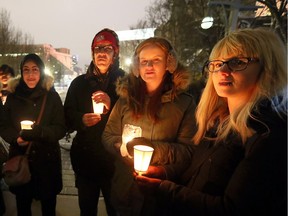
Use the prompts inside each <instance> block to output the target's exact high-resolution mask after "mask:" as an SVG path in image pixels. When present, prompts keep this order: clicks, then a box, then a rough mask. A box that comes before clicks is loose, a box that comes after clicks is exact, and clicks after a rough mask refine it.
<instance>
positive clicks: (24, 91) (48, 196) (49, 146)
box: [0, 54, 66, 216]
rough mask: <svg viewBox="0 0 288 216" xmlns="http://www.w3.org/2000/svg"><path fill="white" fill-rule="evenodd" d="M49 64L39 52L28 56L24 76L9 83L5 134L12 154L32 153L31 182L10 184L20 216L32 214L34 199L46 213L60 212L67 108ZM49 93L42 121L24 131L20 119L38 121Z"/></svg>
mask: <svg viewBox="0 0 288 216" xmlns="http://www.w3.org/2000/svg"><path fill="white" fill-rule="evenodd" d="M44 69H45V65H44V63H43V61H42V60H41V58H40V57H39V56H38V55H36V54H28V55H26V56H25V57H24V58H23V60H22V62H21V64H20V70H21V76H18V77H16V78H15V79H13V80H12V81H11V83H9V89H10V90H11V93H10V94H9V95H8V97H7V100H6V103H5V105H4V117H3V118H4V128H1V132H0V134H1V136H2V137H3V138H4V139H5V140H6V141H7V142H9V143H10V152H9V155H10V157H13V156H15V155H20V154H24V153H25V151H26V149H27V147H28V144H29V145H32V146H31V149H30V153H29V156H28V160H29V167H30V172H31V181H30V182H29V183H27V184H24V185H20V186H14V187H10V191H11V192H12V193H14V194H15V195H16V203H17V212H18V216H22V215H23V216H29V215H31V214H32V213H31V204H32V200H33V199H37V200H40V201H41V207H42V208H41V209H42V215H43V216H55V215H56V197H57V194H59V193H60V191H61V190H62V169H61V152H60V146H59V142H58V141H59V140H60V139H61V138H62V137H64V135H65V132H66V127H65V117H64V108H63V105H62V101H61V99H60V96H59V95H58V93H57V92H56V91H55V89H54V88H53V78H52V77H50V76H48V75H46V74H45V72H44ZM45 95H47V97H46V103H45V107H44V112H43V115H42V118H41V120H40V123H39V124H38V125H34V126H33V129H32V130H21V126H20V122H21V121H22V120H30V121H33V122H36V120H37V118H38V116H39V113H40V108H41V106H42V103H43V100H44V97H45Z"/></svg>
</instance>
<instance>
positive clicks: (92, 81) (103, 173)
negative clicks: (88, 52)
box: [64, 62, 125, 181]
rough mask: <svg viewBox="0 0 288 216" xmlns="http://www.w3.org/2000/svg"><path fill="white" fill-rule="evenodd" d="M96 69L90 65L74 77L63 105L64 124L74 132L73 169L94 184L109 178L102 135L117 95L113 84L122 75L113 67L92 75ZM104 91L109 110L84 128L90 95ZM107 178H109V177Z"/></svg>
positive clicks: (110, 163)
mask: <svg viewBox="0 0 288 216" xmlns="http://www.w3.org/2000/svg"><path fill="white" fill-rule="evenodd" d="M94 72H95V69H94V65H93V62H91V64H90V66H89V68H88V70H87V73H86V74H83V75H80V76H78V77H76V78H75V79H74V80H73V81H72V83H71V84H70V86H69V89H68V92H67V95H66V99H65V103H64V109H65V115H66V123H67V127H68V128H69V130H71V131H74V130H76V131H77V133H76V136H75V138H74V139H73V143H72V147H71V151H70V155H71V162H72V166H73V170H74V172H75V173H76V175H81V176H83V177H87V178H89V179H91V178H92V179H94V180H95V181H97V179H98V180H99V178H102V177H103V178H105V179H106V178H111V175H112V174H113V170H114V165H113V160H112V157H111V156H110V154H109V153H108V152H107V151H106V150H105V149H104V147H103V145H102V142H101V135H102V132H103V130H104V127H105V124H106V122H107V120H108V117H109V114H110V111H111V109H112V107H113V106H114V104H115V102H116V100H117V99H118V95H117V94H116V90H115V88H116V86H115V84H116V81H117V79H118V78H119V77H121V76H124V73H125V72H124V71H123V70H122V69H120V68H119V67H112V68H111V69H110V71H108V72H107V73H106V74H99V73H98V74H97V76H96V75H95V74H94ZM99 90H101V91H103V92H106V93H107V94H108V95H109V97H110V100H111V108H110V110H109V111H108V110H104V113H103V114H102V115H101V121H100V122H99V123H97V124H96V125H94V126H92V127H86V126H85V125H84V124H83V122H82V117H83V115H84V114H85V113H92V112H93V106H92V98H91V96H92V94H93V93H94V92H95V91H99ZM109 176H110V177H109Z"/></svg>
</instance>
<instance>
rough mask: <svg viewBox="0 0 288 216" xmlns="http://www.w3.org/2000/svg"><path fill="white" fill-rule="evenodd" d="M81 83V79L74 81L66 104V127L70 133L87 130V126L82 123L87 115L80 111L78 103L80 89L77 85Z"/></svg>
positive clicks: (68, 92)
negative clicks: (78, 89) (78, 90)
mask: <svg viewBox="0 0 288 216" xmlns="http://www.w3.org/2000/svg"><path fill="white" fill-rule="evenodd" d="M79 81H80V79H79V78H78V79H77V78H76V79H74V80H73V81H72V83H71V84H70V86H69V89H68V91H67V94H66V98H65V102H64V110H65V120H66V126H67V129H68V130H69V131H74V130H77V131H78V130H81V129H84V128H85V125H84V124H83V122H82V117H83V115H84V114H85V113H84V112H81V111H79V109H78V107H79V105H78V104H79V103H78V102H77V100H78V98H77V95H78V94H77V88H79V86H78V85H77V83H78V82H79Z"/></svg>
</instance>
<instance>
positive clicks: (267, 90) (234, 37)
mask: <svg viewBox="0 0 288 216" xmlns="http://www.w3.org/2000/svg"><path fill="white" fill-rule="evenodd" d="M223 55H229V56H233V55H234V56H245V57H251V58H257V59H259V61H260V65H261V72H260V75H259V79H258V81H257V83H256V88H255V89H254V92H253V93H252V94H251V97H250V99H249V101H248V102H247V103H245V104H244V105H243V106H241V107H239V108H238V109H237V111H235V112H233V113H229V110H228V105H227V101H226V99H225V98H221V97H219V96H218V95H217V93H216V91H215V88H214V86H213V82H212V77H211V74H209V77H208V80H207V84H206V87H205V88H204V90H203V94H202V96H201V99H200V102H199V104H198V107H197V110H196V120H197V124H198V131H197V133H196V134H195V136H194V138H193V140H194V142H195V144H198V143H199V142H200V141H201V139H202V138H204V137H205V132H206V131H207V130H208V129H209V128H211V127H212V126H213V125H215V123H216V121H218V120H219V125H218V128H217V138H216V142H219V141H220V140H225V139H226V138H227V136H228V135H229V134H230V133H231V132H236V133H239V134H240V136H241V138H242V141H243V143H244V142H245V141H246V140H247V138H248V137H250V136H251V135H252V134H253V133H254V131H253V130H252V129H251V128H249V127H248V125H247V121H248V118H249V117H252V118H253V116H251V111H252V109H253V108H254V107H257V105H258V103H259V102H260V101H261V100H263V99H268V100H269V101H271V103H272V105H273V108H274V109H275V111H276V112H277V113H278V114H280V115H281V113H285V115H287V113H286V112H287V60H286V49H285V45H284V42H282V41H281V39H280V38H279V37H278V35H276V33H274V32H272V31H271V30H268V29H265V28H257V29H242V30H237V31H234V32H232V33H230V34H229V35H227V36H226V37H224V38H223V39H222V40H220V41H219V42H218V43H217V44H216V45H215V46H214V48H213V50H212V52H211V54H210V57H209V59H210V60H212V59H217V58H218V57H219V56H223Z"/></svg>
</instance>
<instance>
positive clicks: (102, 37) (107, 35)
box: [91, 28, 119, 54]
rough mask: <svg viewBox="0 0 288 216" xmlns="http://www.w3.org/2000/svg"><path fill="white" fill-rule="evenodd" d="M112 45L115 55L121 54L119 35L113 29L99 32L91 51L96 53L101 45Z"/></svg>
mask: <svg viewBox="0 0 288 216" xmlns="http://www.w3.org/2000/svg"><path fill="white" fill-rule="evenodd" d="M104 43H105V44H111V45H112V46H113V49H114V51H115V53H117V54H118V53H119V39H118V35H117V34H116V33H115V32H114V31H113V30H111V29H108V28H105V29H102V30H101V31H100V32H98V33H97V34H96V35H95V37H94V39H93V41H92V45H91V51H92V52H93V51H94V48H95V47H96V46H98V45H100V44H104Z"/></svg>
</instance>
